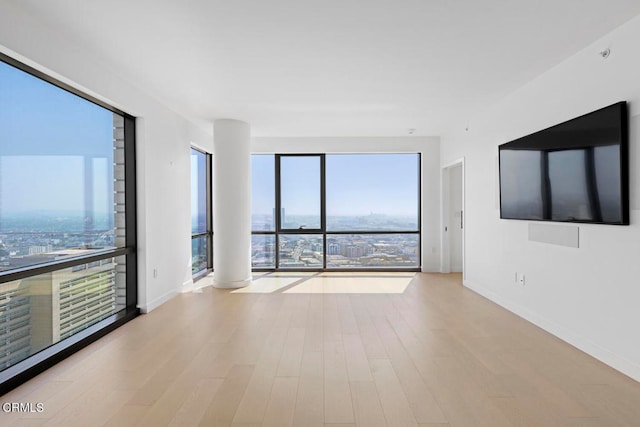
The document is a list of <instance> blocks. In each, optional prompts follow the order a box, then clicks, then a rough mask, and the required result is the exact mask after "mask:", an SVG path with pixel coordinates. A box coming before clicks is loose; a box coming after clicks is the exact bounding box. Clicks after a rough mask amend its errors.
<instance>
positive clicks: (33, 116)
mask: <svg viewBox="0 0 640 427" xmlns="http://www.w3.org/2000/svg"><path fill="white" fill-rule="evenodd" d="M0 106H1V109H0V214H2V215H6V214H11V213H20V212H27V211H34V210H47V211H52V212H69V211H77V210H79V211H83V210H84V207H85V202H84V198H85V179H88V180H89V182H87V185H86V187H87V189H88V190H89V191H91V192H93V199H94V202H93V208H92V209H93V210H94V211H97V212H100V213H108V212H109V211H110V210H112V209H113V185H112V180H113V178H112V177H113V170H112V169H113V168H111V167H109V165H111V164H113V113H112V112H111V111H108V110H106V109H104V108H102V107H100V106H98V105H95V104H93V103H91V102H89V101H87V100H85V99H82V98H80V97H78V96H76V95H73V94H71V93H69V92H67V91H65V90H62V89H60V88H57V87H55V86H53V85H51V84H50V83H47V82H44V81H43V80H40V79H38V78H36V77H33V76H31V75H29V74H27V73H25V72H23V71H21V70H18V69H16V68H14V67H12V66H10V65H8V64H5V63H3V62H0ZM85 168H86V171H87V174H85ZM85 175H87V176H85Z"/></svg>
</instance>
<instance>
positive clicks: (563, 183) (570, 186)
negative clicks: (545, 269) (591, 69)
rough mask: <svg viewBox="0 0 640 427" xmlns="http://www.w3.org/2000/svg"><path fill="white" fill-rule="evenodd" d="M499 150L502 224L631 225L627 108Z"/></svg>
mask: <svg viewBox="0 0 640 427" xmlns="http://www.w3.org/2000/svg"><path fill="white" fill-rule="evenodd" d="M498 148H499V150H498V153H499V164H500V218H503V219H522V220H530V221H532V220H539V221H560V222H582V223H597V224H616V225H628V224H629V184H628V182H629V173H628V124H627V104H626V102H618V103H616V104H613V105H610V106H608V107H605V108H602V109H600V110H597V111H594V112H592V113H589V114H585V115H584V116H580V117H577V118H575V119H572V120H569V121H567V122H564V123H560V124H558V125H556V126H553V127H550V128H548V129H545V130H541V131H539V132H536V133H533V134H531V135H528V136H525V137H522V138H519V139H516V140H514V141H511V142H508V143H506V144H502V145H500V146H499V147H498Z"/></svg>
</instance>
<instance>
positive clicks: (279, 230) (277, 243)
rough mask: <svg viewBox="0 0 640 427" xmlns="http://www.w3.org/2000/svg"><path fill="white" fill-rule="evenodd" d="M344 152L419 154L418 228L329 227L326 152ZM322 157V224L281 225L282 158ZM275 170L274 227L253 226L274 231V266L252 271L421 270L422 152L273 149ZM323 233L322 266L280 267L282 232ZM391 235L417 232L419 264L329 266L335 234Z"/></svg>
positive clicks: (263, 232) (270, 232)
mask: <svg viewBox="0 0 640 427" xmlns="http://www.w3.org/2000/svg"><path fill="white" fill-rule="evenodd" d="M265 154H267V153H253V154H252V155H265ZM333 154H335V155H342V154H358V155H367V154H372V155H375V154H415V155H416V156H417V160H418V162H417V171H416V172H417V193H418V194H417V202H418V203H417V208H418V212H417V214H418V216H417V219H418V221H417V229H416V230H367V231H362V230H327V215H326V208H327V205H326V156H327V155H329V156H330V155H333ZM313 156H318V157H320V160H321V163H320V228H319V229H306V228H304V229H296V228H294V229H287V228H282V227H281V223H280V219H281V218H280V216H281V207H282V204H281V188H280V187H281V185H280V183H281V173H280V166H281V164H280V160H281V159H282V158H283V157H313ZM273 157H274V162H275V164H274V174H275V177H274V179H275V217H276V218H275V219H274V222H275V225H276V227H275V230H273V231H265V230H255V231H254V230H251V235H252V236H253V235H271V236H274V241H275V250H274V252H275V253H274V267H252V271H255V272H274V271H305V272H325V271H335V272H370V271H380V272H385V271H395V272H418V271H421V269H422V153H420V152H415V153H410V152H375V153H374V152H371V153H361V152H359V153H282V154H281V153H274V154H273ZM300 234H309V235H321V236H322V242H323V243H322V245H323V255H322V268H300V267H281V266H280V236H281V235H300ZM353 234H357V235H389V234H417V235H418V248H417V249H418V255H417V260H418V263H417V266H415V267H393V266H380V267H348V268H340V267H328V266H327V238H328V237H329V236H335V235H353Z"/></svg>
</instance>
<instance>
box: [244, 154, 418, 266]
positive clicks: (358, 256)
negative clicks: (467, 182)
mask: <svg viewBox="0 0 640 427" xmlns="http://www.w3.org/2000/svg"><path fill="white" fill-rule="evenodd" d="M252 186H253V187H252V230H253V236H252V239H253V240H252V264H253V268H254V269H278V270H280V269H283V270H284V269H297V270H300V269H307V270H321V269H333V270H353V269H359V270H362V269H385V270H386V269H393V270H398V269H410V270H416V269H418V268H419V267H420V155H419V154H415V153H409V154H405V153H402V154H401V153H389V154H276V155H264V154H259V155H253V156H252Z"/></svg>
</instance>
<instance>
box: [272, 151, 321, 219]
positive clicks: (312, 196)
mask: <svg viewBox="0 0 640 427" xmlns="http://www.w3.org/2000/svg"><path fill="white" fill-rule="evenodd" d="M280 191H281V209H282V211H281V212H280V215H281V216H280V224H281V227H282V228H283V229H300V230H303V229H313V228H315V229H317V228H320V157H319V156H291V157H289V156H283V157H281V158H280Z"/></svg>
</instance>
